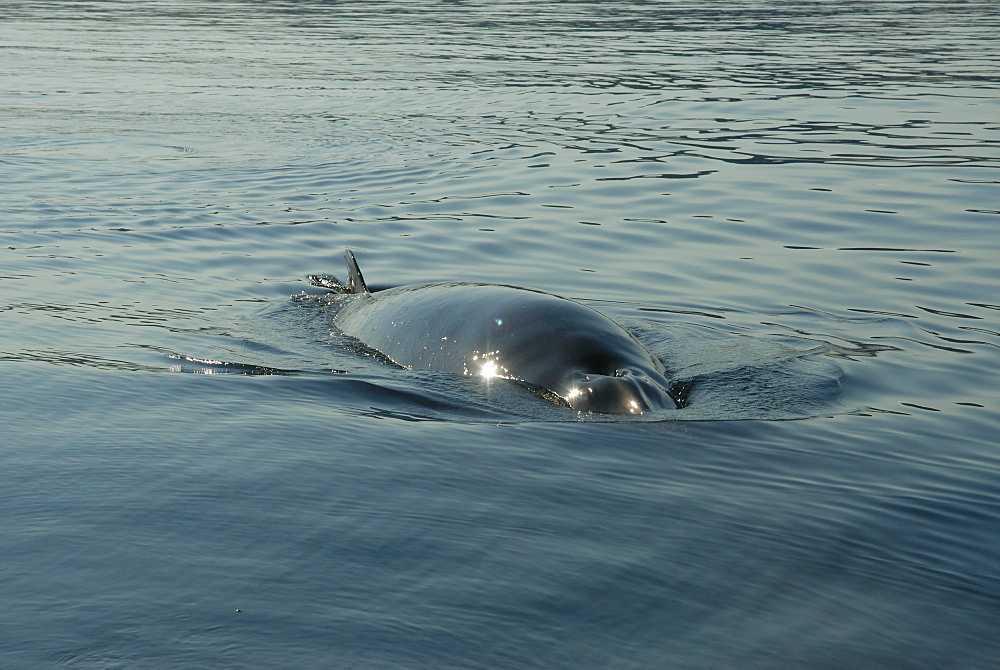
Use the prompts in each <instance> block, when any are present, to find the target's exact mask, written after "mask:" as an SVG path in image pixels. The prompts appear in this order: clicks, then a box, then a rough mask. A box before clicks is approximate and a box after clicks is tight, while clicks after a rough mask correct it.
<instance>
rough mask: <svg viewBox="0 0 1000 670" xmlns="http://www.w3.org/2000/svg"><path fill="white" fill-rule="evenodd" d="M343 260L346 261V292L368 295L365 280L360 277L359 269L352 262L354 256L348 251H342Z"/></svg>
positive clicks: (354, 262)
mask: <svg viewBox="0 0 1000 670" xmlns="http://www.w3.org/2000/svg"><path fill="white" fill-rule="evenodd" d="M344 260H345V261H347V292H348V293H363V294H365V295H367V294H368V287H367V286H365V278H364V277H363V276H362V275H361V268H359V267H358V262H357V261H356V260H354V254H353V253H352V252H351V250H350V249H345V250H344Z"/></svg>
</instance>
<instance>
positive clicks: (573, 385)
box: [334, 249, 679, 414]
mask: <svg viewBox="0 0 1000 670" xmlns="http://www.w3.org/2000/svg"><path fill="white" fill-rule="evenodd" d="M344 257H345V259H346V261H347V269H348V276H349V280H348V283H347V285H346V286H344V287H342V290H343V292H345V293H349V294H352V295H353V296H354V297H353V298H352V299H350V300H349V301H347V303H346V304H345V305H344V306H343V307H342V309H341V310H340V311H339V312H338V314H337V315H336V317H335V318H334V322H335V324H336V326H337V327H338V328H339V329H340V330H341V331H343V332H344V334H346V335H349V336H351V337H354V338H356V339H357V340H359V341H361V342H362V343H364V344H365V345H366V346H367V347H370V348H371V349H374V350H376V351H378V352H380V353H381V354H382V355H384V356H385V357H386V358H388V359H389V360H391V361H393V362H394V363H396V364H398V365H400V366H402V367H405V368H410V369H414V370H419V369H424V370H438V371H442V372H453V373H456V374H462V375H475V376H481V377H485V378H504V379H511V380H515V381H517V382H520V383H522V384H524V385H526V386H528V387H529V388H531V389H533V390H535V391H536V392H538V393H539V395H542V396H543V397H547V398H549V399H551V400H553V401H555V402H557V403H559V404H562V405H566V406H568V407H571V408H573V409H575V410H578V411H581V412H598V413H605V414H641V413H643V412H647V411H650V410H658V409H674V408H677V407H678V406H679V403H678V401H677V399H676V398H675V396H674V395H673V394H672V393H671V391H670V382H669V380H668V379H667V378H666V375H665V372H664V369H663V365H662V364H661V363H660V361H659V360H657V358H656V357H655V356H653V355H652V354H651V353H650V352H649V351H648V350H647V349H646V347H644V346H643V345H642V343H640V342H639V341H638V340H637V339H636V338H635V337H633V336H632V335H631V334H630V333H629V332H628V331H626V330H625V329H624V328H622V327H621V326H619V325H618V324H617V323H615V322H614V321H612V320H611V319H609V318H608V317H606V316H604V315H603V314H601V313H600V312H598V311H596V310H594V309H591V308H590V307H587V306H585V305H582V304H580V303H578V302H574V301H572V300H569V299H567V298H562V297H559V296H557V295H553V294H551V293H545V292H543V291H537V290H533V289H528V288H521V287H517V286H506V285H502V284H480V283H468V282H441V283H433V284H416V285H411V286H401V287H397V288H391V289H386V290H383V291H376V292H371V291H369V290H368V287H367V286H366V284H365V280H364V277H363V276H362V274H361V270H360V268H359V267H358V264H357V261H356V260H355V258H354V254H353V253H352V252H351V251H350V250H349V249H348V250H347V251H346V252H345V253H344Z"/></svg>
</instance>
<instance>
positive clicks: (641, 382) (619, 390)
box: [564, 369, 677, 414]
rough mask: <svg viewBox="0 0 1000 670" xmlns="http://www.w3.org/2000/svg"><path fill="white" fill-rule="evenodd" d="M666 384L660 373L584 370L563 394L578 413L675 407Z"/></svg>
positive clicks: (624, 370) (641, 411) (626, 370)
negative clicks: (604, 373) (586, 371)
mask: <svg viewBox="0 0 1000 670" xmlns="http://www.w3.org/2000/svg"><path fill="white" fill-rule="evenodd" d="M666 386H667V380H666V378H664V377H663V376H662V375H659V374H656V373H648V372H646V371H643V370H637V369H623V370H616V371H615V372H614V374H612V375H602V374H588V373H584V374H582V375H581V376H580V377H579V378H578V379H577V380H576V381H575V383H574V384H573V385H572V387H571V388H570V390H569V392H568V393H567V394H566V395H565V396H564V397H565V398H566V402H568V403H569V406H570V407H572V408H573V409H575V410H578V411H581V412H598V413H601V414H642V413H643V412H648V411H649V410H654V409H675V408H676V407H677V401H676V400H675V399H674V397H673V396H672V395H670V393H669V391H667V388H666Z"/></svg>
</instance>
